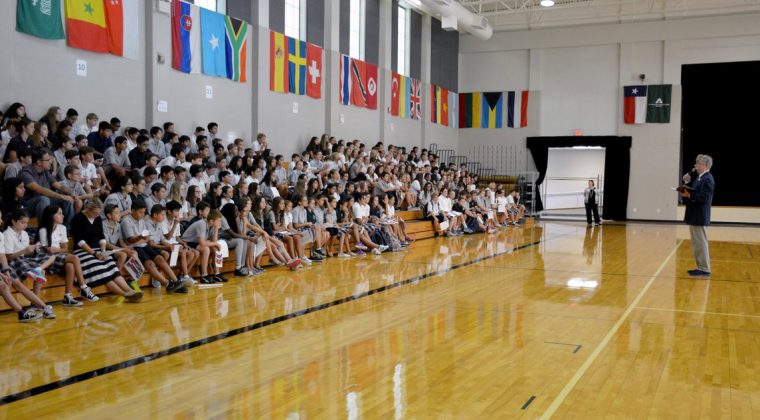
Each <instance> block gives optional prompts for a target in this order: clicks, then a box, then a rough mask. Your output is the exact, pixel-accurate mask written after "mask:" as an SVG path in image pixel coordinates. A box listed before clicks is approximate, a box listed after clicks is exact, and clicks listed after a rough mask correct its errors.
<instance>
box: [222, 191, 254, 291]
mask: <svg viewBox="0 0 760 420" xmlns="http://www.w3.org/2000/svg"><path fill="white" fill-rule="evenodd" d="M221 213H222V221H221V228H220V229H219V239H220V240H224V241H225V242H227V248H228V249H231V250H232V249H234V250H235V275H236V276H247V275H248V269H247V268H246V267H245V263H246V256H247V254H248V238H247V237H246V236H243V235H241V234H240V233H237V232H236V231H234V230H232V226H231V225H230V224H229V223H228V222H227V220H228V219H227V217H225V213H226V214H227V215H229V216H231V217H230V218H231V219H232V220H233V221H234V220H235V219H237V217H238V215H237V208H236V206H235V205H234V204H228V205H227V210H225V209H224V208H222V210H221Z"/></svg>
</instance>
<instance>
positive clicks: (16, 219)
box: [3, 210, 55, 319]
mask: <svg viewBox="0 0 760 420" xmlns="http://www.w3.org/2000/svg"><path fill="white" fill-rule="evenodd" d="M10 222H11V225H10V226H9V227H8V228H7V229H6V230H5V233H3V236H4V240H3V244H4V246H5V254H6V257H7V258H8V263H9V264H10V268H11V269H12V270H13V271H14V272H15V275H16V277H17V278H20V279H21V278H27V277H29V278H31V279H33V281H34V288H33V290H34V294H35V295H37V296H39V295H40V291H41V290H42V285H43V284H45V283H46V282H47V279H46V278H45V270H46V269H47V268H48V267H50V266H51V265H52V264H53V263H54V262H55V257H54V256H51V255H48V254H44V253H38V252H37V248H38V247H37V246H35V245H30V244H29V235H28V234H27V233H26V230H25V229H26V227H27V225H28V224H29V215H28V214H27V213H26V212H25V211H24V210H17V211H15V212H14V213H13V214H12V215H11V218H10ZM43 306H44V308H41V309H43V314H42V315H43V316H44V317H45V318H47V319H53V318H55V314H54V313H53V308H52V307H51V306H50V305H43Z"/></svg>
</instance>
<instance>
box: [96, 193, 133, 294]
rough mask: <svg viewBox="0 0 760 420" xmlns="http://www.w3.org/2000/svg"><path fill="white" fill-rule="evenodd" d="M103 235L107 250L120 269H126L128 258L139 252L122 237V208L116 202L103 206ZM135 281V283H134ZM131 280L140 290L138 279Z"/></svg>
mask: <svg viewBox="0 0 760 420" xmlns="http://www.w3.org/2000/svg"><path fill="white" fill-rule="evenodd" d="M102 219H103V236H104V237H105V239H106V251H111V252H112V256H113V258H114V260H115V261H116V266H117V267H118V268H119V271H122V270H123V269H124V264H125V263H126V262H127V259H129V258H131V257H134V256H136V255H137V253H136V252H135V251H134V250H133V249H132V248H130V247H129V246H128V245H127V243H126V242H124V238H122V237H121V210H119V207H118V206H116V205H114V204H106V205H105V207H104V208H103V217H102ZM132 282H134V284H132ZM132 282H130V286H131V287H132V288H133V289H135V290H138V289H139V285H137V281H135V280H133V281H132Z"/></svg>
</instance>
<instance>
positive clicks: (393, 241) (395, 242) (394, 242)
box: [383, 226, 401, 252]
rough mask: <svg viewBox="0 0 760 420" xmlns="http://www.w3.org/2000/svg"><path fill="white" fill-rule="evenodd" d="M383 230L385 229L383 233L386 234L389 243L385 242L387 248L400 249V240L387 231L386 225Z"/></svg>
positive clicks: (395, 250)
mask: <svg viewBox="0 0 760 420" xmlns="http://www.w3.org/2000/svg"><path fill="white" fill-rule="evenodd" d="M383 230H384V231H385V234H386V235H387V236H388V241H389V243H388V244H386V245H388V249H389V250H390V251H391V252H398V251H401V241H400V240H399V239H398V238H397V237H396V236H395V235H391V233H390V232H389V231H388V227H387V226H385V227H384V228H383Z"/></svg>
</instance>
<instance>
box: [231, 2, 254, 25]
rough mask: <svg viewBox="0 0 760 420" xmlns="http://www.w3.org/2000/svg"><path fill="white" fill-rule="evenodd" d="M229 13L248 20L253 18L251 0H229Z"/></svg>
mask: <svg viewBox="0 0 760 420" xmlns="http://www.w3.org/2000/svg"><path fill="white" fill-rule="evenodd" d="M227 14H228V15H229V16H232V17H234V18H237V19H241V20H244V21H246V22H248V21H249V20H250V19H251V0H227ZM249 23H250V22H249Z"/></svg>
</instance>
